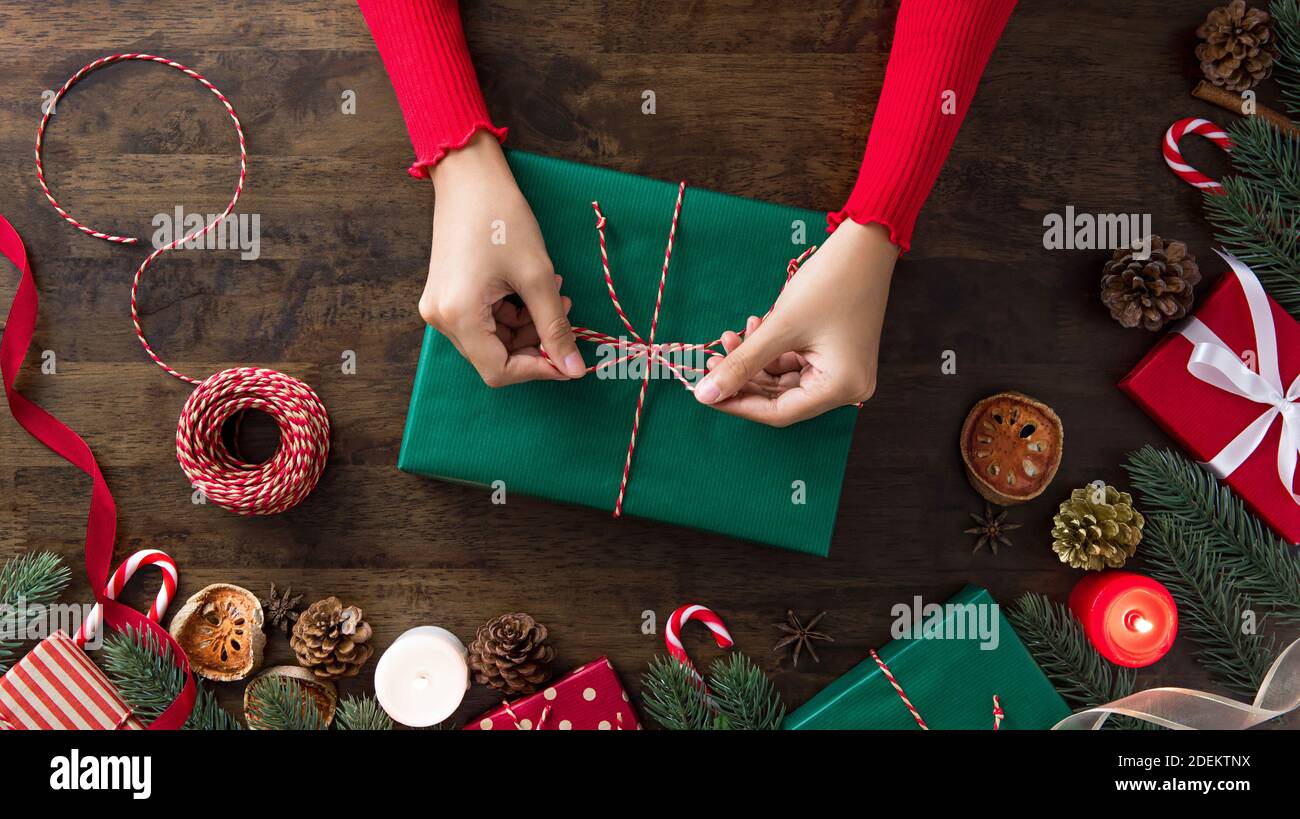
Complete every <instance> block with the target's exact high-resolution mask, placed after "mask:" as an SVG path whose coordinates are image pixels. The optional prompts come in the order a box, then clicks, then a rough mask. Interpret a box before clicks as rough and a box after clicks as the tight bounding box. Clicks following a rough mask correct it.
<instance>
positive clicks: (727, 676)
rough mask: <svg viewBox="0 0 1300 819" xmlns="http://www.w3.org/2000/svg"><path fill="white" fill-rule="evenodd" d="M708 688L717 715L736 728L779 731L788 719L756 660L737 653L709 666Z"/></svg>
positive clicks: (730, 727)
mask: <svg viewBox="0 0 1300 819" xmlns="http://www.w3.org/2000/svg"><path fill="white" fill-rule="evenodd" d="M709 688H710V689H711V690H712V692H713V699H714V701H715V703H716V704H717V708H718V714H719V716H720V718H721V719H722V720H724V721H725V724H726V727H727V728H729V729H730V730H733V731H776V730H779V729H780V728H781V722H782V721H783V720H784V719H785V705H783V704H782V703H781V695H780V694H778V693H777V692H776V688H775V687H774V686H773V685H772V681H771V680H769V679H768V678H767V675H766V674H764V673H763V671H762V669H760V668H759V667H758V666H757V665H755V664H754V661H753V660H751V659H749V658H748V657H746V656H745V655H744V654H741V653H739V652H736V653H734V654H729V655H727V656H726V657H722V658H720V659H718V660H716V661H714V663H713V665H711V666H709Z"/></svg>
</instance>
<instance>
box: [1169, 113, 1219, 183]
mask: <svg viewBox="0 0 1300 819" xmlns="http://www.w3.org/2000/svg"><path fill="white" fill-rule="evenodd" d="M1187 134H1197V135H1199V136H1203V137H1205V138H1206V139H1208V140H1210V141H1211V142H1213V143H1214V144H1215V145H1218V146H1219V147H1220V148H1222V149H1223V150H1224V151H1231V150H1232V140H1231V139H1229V138H1228V134H1227V133H1226V132H1225V131H1224V130H1223V129H1222V128H1220V127H1219V126H1217V125H1215V124H1214V123H1213V122H1210V121H1209V120H1208V119H1195V118H1188V119H1180V120H1178V121H1177V122H1175V123H1174V124H1173V125H1170V126H1169V130H1168V131H1165V139H1164V142H1163V143H1162V148H1163V150H1164V155H1165V163H1166V164H1168V165H1169V167H1170V169H1171V170H1173V172H1174V173H1175V174H1177V175H1178V178H1179V179H1182V180H1183V181H1184V182H1186V183H1187V184H1189V185H1191V186H1192V187H1194V188H1200V189H1201V190H1204V191H1209V192H1211V193H1223V185H1220V184H1219V183H1218V182H1216V181H1215V180H1213V179H1211V178H1210V177H1208V176H1206V175H1205V174H1203V173H1201V172H1200V171H1198V170H1196V169H1195V168H1193V167H1192V166H1191V165H1188V164H1187V161H1186V160H1184V159H1183V154H1182V150H1181V149H1180V148H1179V147H1178V146H1179V143H1181V142H1182V139H1183V137H1184V136H1186V135H1187Z"/></svg>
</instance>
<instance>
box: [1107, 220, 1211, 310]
mask: <svg viewBox="0 0 1300 819" xmlns="http://www.w3.org/2000/svg"><path fill="white" fill-rule="evenodd" d="M1149 245H1150V250H1151V254H1150V256H1148V257H1147V258H1145V259H1139V258H1137V257H1136V256H1135V254H1136V253H1137V249H1136V248H1122V249H1120V250H1116V251H1115V255H1114V256H1113V257H1112V258H1111V260H1110V261H1109V262H1106V266H1105V267H1104V268H1102V276H1101V301H1102V303H1103V304H1105V305H1106V307H1108V308H1109V309H1110V314H1111V316H1112V317H1113V318H1114V319H1115V320H1116V321H1118V322H1119V323H1120V324H1121V325H1122V326H1124V327H1137V326H1139V325H1140V326H1141V327H1143V328H1145V329H1147V330H1151V331H1153V332H1154V331H1156V330H1159V329H1160V328H1162V327H1164V326H1165V324H1167V323H1169V322H1171V321H1174V320H1176V319H1180V318H1182V317H1183V316H1186V315H1187V314H1188V312H1190V311H1191V309H1192V301H1193V300H1194V299H1195V297H1196V285H1198V284H1200V283H1201V269H1200V267H1198V266H1197V264H1196V257H1195V256H1192V255H1190V254H1188V252H1187V245H1186V244H1185V243H1183V242H1167V241H1165V240H1164V239H1161V238H1160V237H1159V236H1152V237H1151V238H1150V240H1149Z"/></svg>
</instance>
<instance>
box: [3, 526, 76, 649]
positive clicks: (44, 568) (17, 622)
mask: <svg viewBox="0 0 1300 819" xmlns="http://www.w3.org/2000/svg"><path fill="white" fill-rule="evenodd" d="M69 576H70V575H69V572H68V567H67V566H65V565H63V560H62V559H61V558H60V557H59V556H58V555H56V554H54V553H53V552H31V553H28V554H23V555H19V556H17V557H15V558H13V559H11V560H8V561H6V562H5V564H4V566H0V674H3V673H4V672H5V671H6V670H7V669H8V667H9V665H8V663H9V660H11V659H12V658H13V656H14V654H15V653H16V652H17V650H18V647H19V646H20V645H22V643H23V640H22V633H21V632H22V631H23V629H22V627H21V621H24V620H26V615H27V614H28V612H30V611H31V608H32V607H33V606H45V605H49V604H50V603H53V602H54V601H55V600H57V599H58V597H59V595H60V594H62V593H63V590H64V589H65V588H67V585H68V579H69Z"/></svg>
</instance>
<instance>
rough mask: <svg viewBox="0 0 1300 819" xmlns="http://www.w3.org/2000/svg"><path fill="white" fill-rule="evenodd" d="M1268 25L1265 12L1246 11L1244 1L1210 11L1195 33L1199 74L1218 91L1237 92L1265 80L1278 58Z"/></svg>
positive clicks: (1234, 0)
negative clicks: (1215, 86) (1198, 43)
mask: <svg viewBox="0 0 1300 819" xmlns="http://www.w3.org/2000/svg"><path fill="white" fill-rule="evenodd" d="M1271 22H1272V18H1271V17H1270V16H1269V13H1268V12H1267V11H1264V10H1262V9H1256V8H1247V6H1246V2H1245V0H1232V2H1231V3H1229V4H1228V5H1226V6H1220V7H1219V8H1216V9H1213V10H1211V11H1210V13H1209V15H1208V16H1207V17H1206V18H1205V22H1204V23H1201V25H1200V27H1199V28H1198V29H1196V36H1197V37H1200V38H1201V43H1200V45H1198V46H1196V58H1197V59H1198V60H1200V62H1201V73H1203V74H1204V75H1205V78H1206V79H1207V80H1209V81H1210V82H1212V83H1214V84H1215V85H1217V86H1219V87H1220V88H1227V89H1228V90H1229V91H1238V92H1240V91H1245V90H1247V89H1249V88H1254V87H1255V85H1256V84H1258V83H1259V82H1260V80H1265V79H1268V76H1269V74H1271V73H1273V60H1274V59H1275V58H1276V57H1277V43H1276V42H1274V40H1273V32H1272V30H1271V29H1270V28H1269V24H1270V23H1271Z"/></svg>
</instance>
